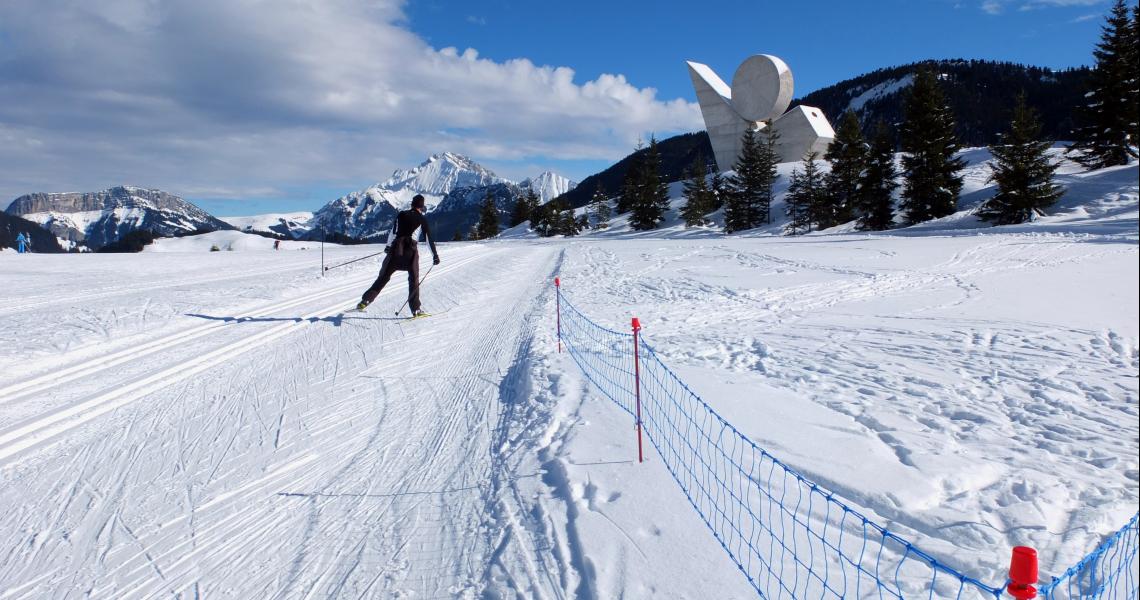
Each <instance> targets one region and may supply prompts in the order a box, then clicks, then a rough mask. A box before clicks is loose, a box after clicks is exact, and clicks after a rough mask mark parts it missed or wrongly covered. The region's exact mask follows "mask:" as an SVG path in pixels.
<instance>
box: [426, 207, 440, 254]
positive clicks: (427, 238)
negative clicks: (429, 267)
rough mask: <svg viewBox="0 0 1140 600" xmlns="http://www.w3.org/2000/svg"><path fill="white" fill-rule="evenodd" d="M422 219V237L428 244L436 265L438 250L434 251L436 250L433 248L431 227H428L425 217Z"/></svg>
mask: <svg viewBox="0 0 1140 600" xmlns="http://www.w3.org/2000/svg"><path fill="white" fill-rule="evenodd" d="M423 219H424V224H423V228H424V239H426V240H427V243H428V246H430V247H431V259H432V262H434V263H435V264H437V265H438V264H439V252H436V250H435V240H434V239H432V237H431V228H430V227H428V221H427V217H424V218H423Z"/></svg>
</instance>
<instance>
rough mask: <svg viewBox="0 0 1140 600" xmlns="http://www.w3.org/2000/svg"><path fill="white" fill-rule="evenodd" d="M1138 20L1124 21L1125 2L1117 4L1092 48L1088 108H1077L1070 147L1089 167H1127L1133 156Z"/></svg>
mask: <svg viewBox="0 0 1140 600" xmlns="http://www.w3.org/2000/svg"><path fill="white" fill-rule="evenodd" d="M1135 23H1136V16H1135V14H1134V15H1133V17H1132V18H1131V19H1129V17H1128V8H1127V7H1126V6H1125V4H1124V0H1116V4H1114V5H1113V7H1112V12H1111V13H1110V14H1109V16H1108V20H1107V22H1106V23H1105V25H1104V27H1103V29H1102V31H1101V36H1100V43H1098V44H1097V45H1096V49H1095V50H1094V51H1093V56H1094V57H1096V67H1095V68H1094V69H1093V72H1092V75H1090V76H1089V92H1088V94H1087V95H1086V99H1087V100H1088V104H1086V105H1085V106H1083V107H1080V108H1078V109H1077V119H1078V122H1079V123H1080V126H1079V127H1078V129H1077V131H1076V141H1075V143H1074V144H1073V145H1072V147H1070V148H1069V152H1070V153H1072V155H1073V158H1074V159H1075V160H1076V161H1077V162H1079V163H1081V164H1082V165H1084V166H1085V167H1086V168H1088V169H1100V168H1104V167H1111V166H1113V165H1123V164H1127V163H1128V157H1129V156H1136V155H1137V154H1136V149H1135V148H1133V147H1132V144H1136V143H1138V142H1140V140H1137V135H1136V131H1137V129H1136V128H1137V110H1138V109H1137V98H1138V93H1137V85H1140V81H1138V80H1137V77H1136V69H1137V67H1136V63H1137V62H1138V60H1140V56H1138V55H1137V49H1136V46H1137V39H1136V35H1137V34H1136V29H1135V27H1136V25H1135Z"/></svg>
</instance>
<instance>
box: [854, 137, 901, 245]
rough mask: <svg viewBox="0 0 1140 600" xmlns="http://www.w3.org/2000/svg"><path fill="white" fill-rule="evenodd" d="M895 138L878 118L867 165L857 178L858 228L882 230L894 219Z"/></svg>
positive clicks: (896, 184)
mask: <svg viewBox="0 0 1140 600" xmlns="http://www.w3.org/2000/svg"><path fill="white" fill-rule="evenodd" d="M895 176H896V173H895V140H894V135H892V133H891V130H890V129H888V128H887V124H886V123H885V122H883V121H881V120H880V121H879V122H878V124H877V125H876V127H875V137H874V139H873V140H872V141H871V150H870V151H869V152H868V154H867V166H866V169H864V171H863V176H862V177H861V178H860V179H859V198H858V204H859V208H858V212H859V229H864V230H867V229H869V230H873V231H883V230H885V229H890V228H891V225H892V224H894V221H895V208H894V199H893V198H892V193H893V192H894V190H895V188H897V187H898V186H899V184H898V183H897V182H896V181H895Z"/></svg>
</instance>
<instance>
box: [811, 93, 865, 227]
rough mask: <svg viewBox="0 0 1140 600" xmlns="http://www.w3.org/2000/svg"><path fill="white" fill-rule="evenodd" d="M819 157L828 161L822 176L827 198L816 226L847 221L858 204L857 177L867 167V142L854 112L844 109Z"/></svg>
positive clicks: (858, 177)
mask: <svg viewBox="0 0 1140 600" xmlns="http://www.w3.org/2000/svg"><path fill="white" fill-rule="evenodd" d="M823 158H824V160H826V161H828V162H830V163H831V172H830V173H828V174H827V177H826V178H825V181H826V185H827V199H826V201H825V203H824V206H823V207H822V208H823V210H822V214H819V215H817V219H818V220H819V228H820V229H826V228H828V227H834V226H835V225H839V224H841V223H846V222H848V221H850V220H851V219H852V218H853V216H854V214H855V209H856V205H857V204H858V200H859V180H860V178H861V177H862V175H863V170H864V169H865V168H866V166H867V142H866V140H864V139H863V131H862V129H861V128H860V127H859V118H858V117H857V116H855V111H853V110H851V109H847V112H845V113H843V120H842V121H840V123H839V129H838V130H836V132H835V139H834V140H833V141H832V142H831V144H830V145H829V146H828V147H827V154H825V155H824V157H823Z"/></svg>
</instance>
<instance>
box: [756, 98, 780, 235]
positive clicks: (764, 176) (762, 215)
mask: <svg viewBox="0 0 1140 600" xmlns="http://www.w3.org/2000/svg"><path fill="white" fill-rule="evenodd" d="M779 140H780V134H779V132H777V131H776V130H775V129H773V128H772V121H771V120H767V121H764V127H763V128H762V129H760V162H759V165H758V166H759V174H760V195H759V198H758V202H757V203H756V214H757V217H758V218H759V219H760V221H758V222H757V225H759V224H760V223H761V222H763V223H768V224H771V223H772V200H775V198H774V197H773V195H772V187H773V186H774V185H776V179H777V178H778V177H779V172H778V171H777V170H776V165H778V164H780V153H779V152H776V142H778V141H779Z"/></svg>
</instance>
